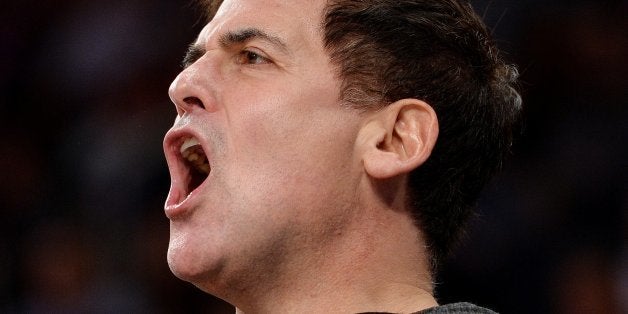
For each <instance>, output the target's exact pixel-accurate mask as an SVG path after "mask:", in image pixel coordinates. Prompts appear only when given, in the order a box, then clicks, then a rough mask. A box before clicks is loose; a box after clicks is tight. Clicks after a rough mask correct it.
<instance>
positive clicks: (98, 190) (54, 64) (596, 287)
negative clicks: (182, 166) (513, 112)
mask: <svg viewBox="0 0 628 314" xmlns="http://www.w3.org/2000/svg"><path fill="white" fill-rule="evenodd" d="M190 2H191V1H188V0H182V1H172V0H151V1H148V0H107V1H104V0H103V1H94V0H91V1H88V0H66V1H51V0H39V1H34V0H22V1H5V2H3V3H2V4H0V8H1V11H0V57H1V58H0V89H1V90H0V126H1V128H2V132H0V143H1V144H0V171H1V177H2V180H0V210H1V212H0V213H1V214H2V217H3V219H5V223H4V226H3V227H1V228H0V312H2V313H138V312H143V313H183V312H184V313H233V309H232V308H231V307H230V306H228V305H226V304H224V303H222V302H221V301H219V300H216V299H214V298H212V297H210V296H208V295H205V294H203V293H201V292H200V291H198V290H196V289H195V288H194V287H192V286H191V285H189V284H187V283H184V282H182V281H180V280H178V279H176V278H175V277H174V276H173V275H172V274H171V273H170V271H169V269H168V266H167V264H166V260H165V253H166V248H167V242H168V221H167V219H166V218H165V216H164V214H163V203H164V200H165V197H166V194H167V190H168V186H169V176H168V172H167V168H166V164H165V160H164V157H163V153H162V148H161V141H162V137H163V135H164V133H165V132H166V130H167V129H168V128H169V126H170V125H171V123H172V122H173V120H174V116H175V110H174V107H173V106H172V105H171V104H170V102H169V100H168V97H167V88H168V85H169V83H170V81H171V80H172V79H173V78H174V77H175V76H176V74H177V73H178V71H179V70H180V66H179V64H180V61H181V59H182V57H183V54H184V52H185V50H186V46H187V44H188V43H190V42H191V41H192V40H194V38H195V36H196V34H197V32H198V31H199V30H200V29H201V28H202V26H203V23H202V21H201V20H199V14H198V12H197V11H196V9H195V8H194V7H193V6H192V5H191V4H190ZM472 3H473V4H474V7H475V8H476V10H477V11H478V12H479V14H480V15H483V16H484V17H485V20H486V22H487V24H488V25H489V26H490V27H491V28H492V29H493V30H494V35H495V37H496V38H497V41H498V42H499V45H500V47H501V48H502V49H503V50H504V54H505V56H506V58H507V59H509V60H511V61H513V62H515V63H517V64H518V65H519V67H520V70H521V73H522V76H521V78H522V81H521V88H522V94H523V97H524V105H525V113H526V122H525V131H524V133H523V135H522V136H521V138H520V139H519V141H518V143H517V145H516V146H515V148H514V156H513V158H512V159H511V160H510V161H509V163H507V164H506V167H505V169H504V171H503V172H502V173H501V174H500V175H498V176H497V177H496V178H495V180H493V181H492V182H491V184H490V185H489V186H488V187H487V189H486V191H485V193H484V195H483V196H482V198H481V200H480V202H479V210H478V215H477V217H476V218H475V219H474V220H473V222H472V224H471V227H470V229H469V232H468V234H467V236H466V239H465V242H464V245H463V246H461V247H460V248H459V249H458V250H457V251H456V252H455V254H454V255H453V256H452V258H451V259H450V260H449V261H447V263H446V264H445V265H444V266H443V267H442V269H441V272H440V274H439V276H438V278H437V295H438V297H439V299H440V300H441V301H442V302H452V301H471V302H475V303H478V304H480V305H483V306H487V307H490V308H493V309H495V310H497V311H500V312H504V313H628V245H627V244H628V241H627V239H628V229H627V228H626V227H627V225H628V211H627V209H628V191H627V185H626V170H627V163H626V160H628V151H627V150H628V149H627V147H628V145H627V143H626V135H627V133H628V132H627V131H628V129H627V125H626V122H627V121H628V120H627V118H628V117H627V115H628V110H627V109H626V108H625V107H624V106H625V105H626V104H627V101H628V80H627V79H626V77H628V62H627V61H626V59H627V58H628V19H627V18H626V17H627V16H628V3H627V1H584V0H571V1H558V0H557V1H541V0H517V1H514V0H513V1H500V0H492V1H489V0H485V1H472Z"/></svg>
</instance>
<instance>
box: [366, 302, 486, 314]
mask: <svg viewBox="0 0 628 314" xmlns="http://www.w3.org/2000/svg"><path fill="white" fill-rule="evenodd" d="M359 314H391V313H387V312H365V313H359ZM412 314H497V312H494V311H491V310H489V309H485V308H483V307H479V306H477V305H475V304H471V303H466V302H462V303H452V304H446V305H440V306H435V307H432V308H429V309H425V310H423V311H418V312H415V313H412Z"/></svg>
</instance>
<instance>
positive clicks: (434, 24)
mask: <svg viewBox="0 0 628 314" xmlns="http://www.w3.org/2000/svg"><path fill="white" fill-rule="evenodd" d="M220 2H221V1H210V3H211V5H210V6H209V8H210V10H213V11H209V10H208V11H209V12H208V13H209V15H210V17H211V16H213V14H214V13H215V9H216V8H217V7H218V5H219V4H220ZM323 35H324V37H323V40H324V45H325V48H326V49H327V51H328V52H329V56H330V58H331V62H332V63H333V64H335V65H336V66H337V69H338V75H339V77H340V78H341V79H342V81H343V86H342V88H341V91H342V97H343V100H344V101H345V102H346V103H347V104H349V105H351V106H354V107H356V108H359V109H360V110H373V109H377V108H381V106H385V105H387V104H389V103H392V102H394V101H396V100H399V99H404V98H416V99H421V100H423V101H425V102H427V103H429V104H430V105H431V106H432V107H433V108H434V110H435V111H436V114H437V116H438V120H439V127H440V130H439V137H438V142H437V144H436V146H435V148H434V150H433V152H432V155H431V156H430V158H429V159H428V160H427V161H426V163H424V164H423V165H421V166H420V167H418V168H417V169H415V170H414V171H413V172H411V173H410V176H409V183H408V184H409V188H410V191H411V193H410V195H409V198H408V204H409V208H410V209H411V210H412V213H413V216H414V217H415V219H416V222H417V224H418V226H419V228H420V229H421V230H422V231H423V233H424V234H425V237H426V240H427V245H428V247H429V249H430V252H431V254H432V259H433V263H432V264H433V266H434V267H435V266H436V264H437V263H438V261H440V260H441V259H442V258H443V257H444V256H445V255H446V254H447V253H448V252H449V251H450V250H451V248H452V246H453V245H454V244H455V242H456V241H457V240H458V238H459V237H460V234H461V232H462V230H463V227H464V225H465V223H466V221H467V220H468V218H469V216H470V215H471V213H472V209H473V207H474V205H475V203H476V201H477V198H478V195H479V193H480V191H481V189H482V187H483V186H484V185H485V183H486V182H487V181H488V180H489V179H490V177H491V176H492V175H493V173H494V172H495V171H496V170H497V169H499V168H500V167H501V164H502V161H503V159H504V157H505V156H506V155H507V154H508V153H509V150H510V147H511V144H512V139H513V132H514V131H515V129H516V125H517V122H518V118H519V113H520V111H521V98H520V96H519V94H518V93H517V92H516V90H515V88H513V84H514V83H515V81H516V79H517V76H518V73H517V70H516V68H515V67H514V66H511V65H507V64H506V63H505V62H504V61H503V60H502V59H501V57H500V54H499V52H498V50H497V48H496V46H495V44H494V43H493V41H492V39H491V36H490V33H489V32H488V30H487V28H486V26H485V25H484V23H483V22H482V21H481V19H480V18H479V17H478V16H477V15H476V14H475V12H474V11H473V9H472V7H471V6H470V4H469V3H468V2H466V1H458V0H371V1H365V0H330V1H329V2H328V5H327V9H326V11H325V16H324V17H323Z"/></svg>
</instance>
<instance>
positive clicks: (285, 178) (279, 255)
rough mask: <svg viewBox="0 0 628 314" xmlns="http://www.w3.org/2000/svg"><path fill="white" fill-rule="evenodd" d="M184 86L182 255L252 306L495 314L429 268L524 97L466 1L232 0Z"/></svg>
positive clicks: (178, 229) (466, 209)
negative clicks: (451, 294) (444, 301)
mask: <svg viewBox="0 0 628 314" xmlns="http://www.w3.org/2000/svg"><path fill="white" fill-rule="evenodd" d="M204 9H205V10H206V12H207V14H208V16H209V23H208V24H207V25H206V26H205V27H204V29H203V30H202V31H201V33H200V34H199V36H198V39H197V40H196V41H195V42H194V43H193V44H192V45H191V47H190V49H189V51H188V54H187V56H186V57H185V60H184V70H183V71H182V72H181V73H180V74H179V76H178V77H177V78H176V79H175V80H174V82H173V83H172V85H171V87H170V91H169V93H170V97H171V99H172V101H173V102H174V104H175V106H176V110H177V114H178V115H177V118H176V121H175V123H174V126H173V127H172V129H171V130H170V131H169V132H168V133H167V135H166V137H165V140H164V149H165V153H166V158H167V161H168V166H169V169H170V174H171V178H172V184H171V188H170V193H169V196H168V199H167V201H166V205H165V212H166V215H167V217H168V218H169V219H170V245H169V249H168V263H169V265H170V268H171V270H172V272H173V273H174V274H175V275H176V276H178V277H179V278H181V279H183V280H186V281H189V282H191V283H193V284H194V285H196V286H197V287H198V288H200V289H202V290H203V291H205V292H207V293H210V294H213V295H216V296H218V297H220V298H222V299H224V300H226V301H228V302H229V303H231V304H233V305H234V306H236V308H237V311H238V312H242V313H355V312H392V313H412V312H418V311H422V310H426V309H429V310H427V311H425V312H424V313H446V312H447V311H448V310H449V311H451V310H457V311H459V312H460V311H463V312H464V311H468V312H470V313H471V312H477V313H484V312H485V311H488V310H485V309H482V308H479V307H475V306H473V305H471V304H468V303H460V304H450V305H445V306H438V303H437V301H436V300H435V298H434V297H433V283H432V277H433V273H434V271H435V268H436V266H437V265H438V262H439V261H440V260H441V259H442V258H443V257H444V256H445V255H446V254H447V252H448V251H449V250H450V248H451V246H452V244H453V243H454V242H455V241H456V239H457V238H458V236H459V234H460V232H461V228H462V227H463V225H464V223H465V221H466V220H467V218H468V217H469V215H470V211H471V209H472V206H473V204H474V203H475V201H476V198H477V196H478V193H479V192H480V190H481V188H482V186H483V185H484V183H485V182H486V181H487V180H488V179H489V177H490V176H491V174H492V173H493V172H494V171H495V170H496V169H497V168H499V166H500V164H501V162H502V159H503V157H504V156H505V155H506V154H507V153H508V150H509V148H510V146H511V140H512V133H513V126H514V125H515V122H516V120H517V117H518V114H519V111H520V103H521V100H520V97H519V95H518V93H517V92H516V91H515V90H514V89H513V88H512V84H513V83H514V81H515V79H516V76H517V72H516V70H515V69H514V67H511V66H508V65H506V64H505V63H504V62H503V61H502V60H501V58H500V56H499V53H498V51H497V49H496V48H495V46H494V44H493V42H492V41H491V39H490V38H489V37H490V35H489V33H488V31H487V30H486V27H485V26H484V25H483V23H482V22H481V20H480V19H479V18H478V17H477V15H475V14H474V13H473V10H472V8H471V7H470V5H469V4H468V3H465V2H463V1H458V0H396V1H392V0H372V1H368V0H307V1H305V0H290V1H287V0H264V1H262V0H224V1H211V2H208V3H206V4H205V6H204Z"/></svg>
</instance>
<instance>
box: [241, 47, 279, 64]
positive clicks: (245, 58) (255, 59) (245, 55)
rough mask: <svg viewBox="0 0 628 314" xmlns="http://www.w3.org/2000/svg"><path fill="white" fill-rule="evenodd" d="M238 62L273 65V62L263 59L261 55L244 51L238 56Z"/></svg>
mask: <svg viewBox="0 0 628 314" xmlns="http://www.w3.org/2000/svg"><path fill="white" fill-rule="evenodd" d="M237 62H238V63H239V64H267V63H271V61H270V60H269V59H268V58H266V57H263V56H262V55H261V54H259V53H257V52H253V51H250V50H242V51H241V52H240V53H239V54H238V58H237Z"/></svg>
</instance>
